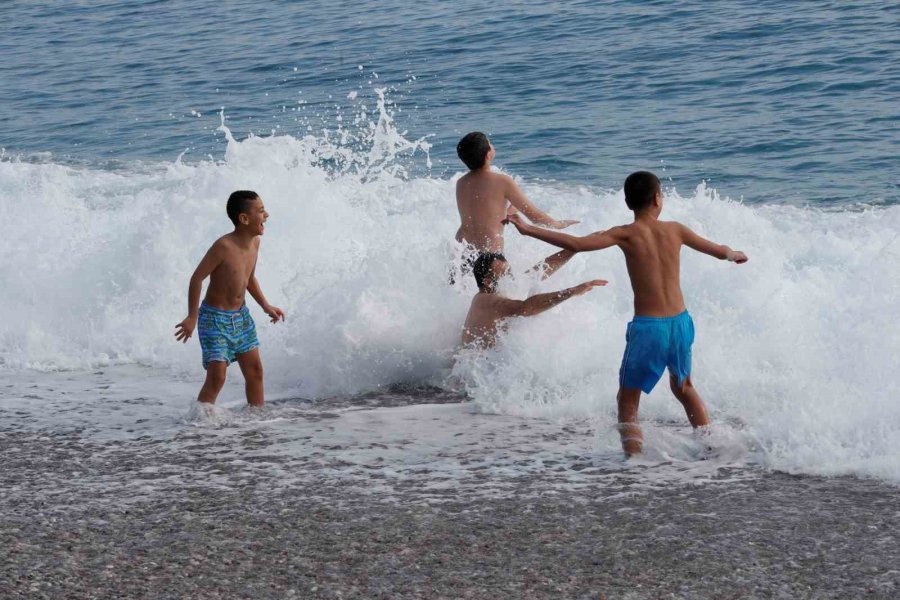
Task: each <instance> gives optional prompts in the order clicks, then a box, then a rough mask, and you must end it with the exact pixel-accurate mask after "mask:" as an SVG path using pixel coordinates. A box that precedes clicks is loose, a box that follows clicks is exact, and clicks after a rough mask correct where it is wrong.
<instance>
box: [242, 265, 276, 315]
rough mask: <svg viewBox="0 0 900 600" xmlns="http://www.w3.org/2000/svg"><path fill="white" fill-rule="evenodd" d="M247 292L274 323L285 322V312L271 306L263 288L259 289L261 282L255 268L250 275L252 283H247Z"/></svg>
mask: <svg viewBox="0 0 900 600" xmlns="http://www.w3.org/2000/svg"><path fill="white" fill-rule="evenodd" d="M247 291H248V292H249V293H250V295H251V296H253V299H254V300H256V303H257V304H259V306H260V307H261V308H262V309H263V312H265V313H266V314H267V315H269V318H270V319H272V322H273V323H277V322H278V321H284V311H283V310H281V309H280V308H278V307H277V306H272V305H271V304H269V301H268V300H266V297H265V295H263V292H262V288H260V287H259V281H257V280H256V267H253V272H252V273H251V274H250V281H249V282H248V283H247Z"/></svg>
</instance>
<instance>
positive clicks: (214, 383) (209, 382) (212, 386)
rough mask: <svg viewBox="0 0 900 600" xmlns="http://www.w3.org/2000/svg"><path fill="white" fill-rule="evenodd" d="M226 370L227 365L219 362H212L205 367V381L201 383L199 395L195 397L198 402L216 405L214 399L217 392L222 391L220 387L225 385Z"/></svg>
mask: <svg viewBox="0 0 900 600" xmlns="http://www.w3.org/2000/svg"><path fill="white" fill-rule="evenodd" d="M227 368H228V363H227V362H225V361H220V360H217V361H213V362H211V363H209V364H208V365H207V367H206V381H204V382H203V387H202V388H200V394H199V395H198V396H197V401H198V402H205V403H207V404H215V403H216V398H217V397H218V395H219V392H221V391H222V386H223V385H225V370H226V369H227Z"/></svg>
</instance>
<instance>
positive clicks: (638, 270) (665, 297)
mask: <svg viewBox="0 0 900 600" xmlns="http://www.w3.org/2000/svg"><path fill="white" fill-rule="evenodd" d="M616 237H617V245H618V246H619V248H621V249H622V252H623V253H624V254H625V264H626V265H627V267H628V276H629V278H630V279H631V289H632V290H633V291H634V314H635V315H637V316H645V317H668V316H672V315H677V314H679V313H681V312H684V310H685V306H684V297H683V296H682V294H681V245H682V243H683V236H682V228H681V226H680V225H679V224H678V223H675V222H667V221H657V220H655V219H653V220H650V219H648V220H637V221H635V222H634V223H631V224H630V225H623V226H621V227H617V228H616Z"/></svg>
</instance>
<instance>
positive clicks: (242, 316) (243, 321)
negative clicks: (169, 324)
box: [197, 302, 259, 369]
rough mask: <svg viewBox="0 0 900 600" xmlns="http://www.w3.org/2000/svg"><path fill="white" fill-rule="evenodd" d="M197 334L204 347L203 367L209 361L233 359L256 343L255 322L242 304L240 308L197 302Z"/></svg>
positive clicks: (206, 365)
mask: <svg viewBox="0 0 900 600" xmlns="http://www.w3.org/2000/svg"><path fill="white" fill-rule="evenodd" d="M197 336H198V337H199V338H200V348H202V349H203V368H204V369H205V368H207V367H208V366H209V363H211V362H225V363H229V364H230V363H233V362H234V360H235V357H236V356H237V355H238V354H243V353H245V352H250V351H251V350H253V349H254V348H256V347H258V346H259V340H258V339H257V338H256V323H254V322H253V317H251V316H250V310H249V309H248V308H247V305H246V304H245V305H244V306H242V307H241V308H240V309H239V310H222V309H221V308H216V307H214V306H210V305H208V304H206V303H205V302H204V303H202V304H200V315H199V317H198V318H197Z"/></svg>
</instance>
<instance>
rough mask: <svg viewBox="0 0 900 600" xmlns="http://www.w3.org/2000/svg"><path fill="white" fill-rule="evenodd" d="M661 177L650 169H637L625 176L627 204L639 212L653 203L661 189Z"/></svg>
mask: <svg viewBox="0 0 900 600" xmlns="http://www.w3.org/2000/svg"><path fill="white" fill-rule="evenodd" d="M659 189H660V188H659V178H658V177H657V176H656V175H654V174H653V173H651V172H650V171H635V172H634V173H632V174H631V175H629V176H628V177H626V178H625V204H627V205H628V208H630V209H631V210H633V211H635V212H637V211H639V210H644V209H645V208H647V207H648V206H650V205H651V204H653V198H654V197H655V196H656V193H657V192H658V191H659Z"/></svg>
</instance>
